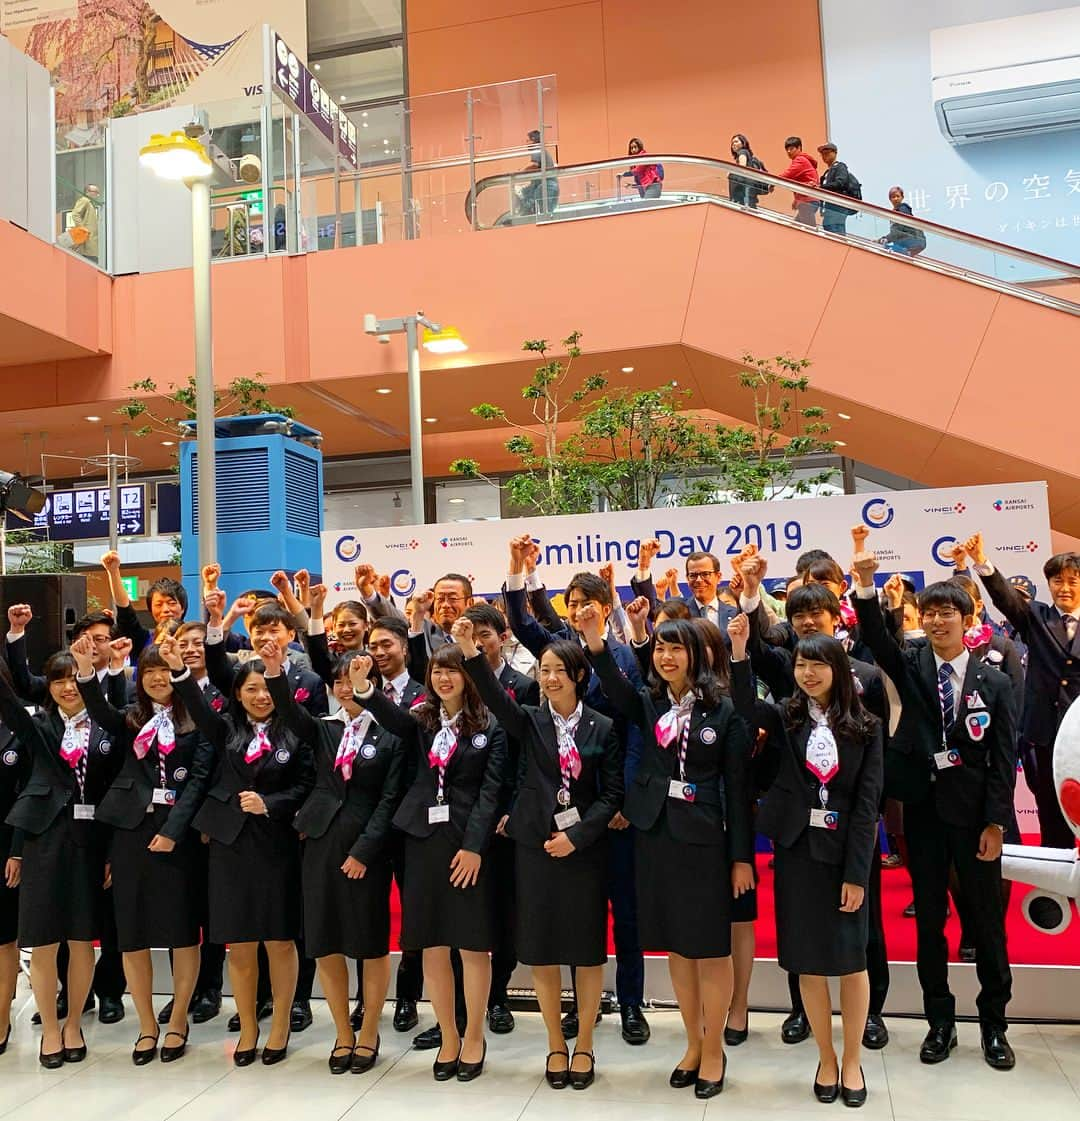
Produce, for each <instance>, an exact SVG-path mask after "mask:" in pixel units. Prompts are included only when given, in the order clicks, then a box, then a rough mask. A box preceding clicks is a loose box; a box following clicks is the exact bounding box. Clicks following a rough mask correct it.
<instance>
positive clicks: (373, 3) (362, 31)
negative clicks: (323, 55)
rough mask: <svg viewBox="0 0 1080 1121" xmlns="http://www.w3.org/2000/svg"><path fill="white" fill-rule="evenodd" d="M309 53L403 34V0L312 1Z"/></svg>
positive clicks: (309, 12) (308, 9)
mask: <svg viewBox="0 0 1080 1121" xmlns="http://www.w3.org/2000/svg"><path fill="white" fill-rule="evenodd" d="M307 18H308V53H309V54H314V53H317V52H318V51H325V50H331V49H332V48H334V47H336V46H340V45H341V44H343V43H356V42H359V41H360V40H361V39H377V38H379V37H380V36H383V35H394V34H396V33H398V32H400V31H401V0H308V3H307Z"/></svg>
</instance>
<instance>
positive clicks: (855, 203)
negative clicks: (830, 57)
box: [465, 152, 1080, 284]
mask: <svg viewBox="0 0 1080 1121" xmlns="http://www.w3.org/2000/svg"><path fill="white" fill-rule="evenodd" d="M641 163H650V164H657V163H661V164H679V163H681V164H693V165H696V166H699V167H704V168H708V169H709V170H710V171H715V172H716V173H717V174H731V175H737V176H739V178H741V179H747V180H753V181H755V182H758V183H763V184H767V185H769V186H772V187H780V188H782V189H784V190H786V191H792V192H794V193H797V194H800V195H806V196H807V197H808V198H812V199H816V200H818V201H820V202H824V203H828V204H830V205H832V206H843V207H845V208H847V209H849V210H857V211H860V212H862V213H865V214H871V215H873V216H875V217H878V218H884V219H886V220H888V221H889V222H896V221H900V222H901V223H902V224H903V225H904V226H913V227H915V228H916V229H921V230H924V231H925V232H927V233H932V234H935V235H937V236H940V237H946V238H950V239H951V240H953V241H961V242H964V243H965V244H967V245H973V246H976V247H977V248H979V249H986V250H989V251H991V252H994V253H1001V254H1003V255H1004V256H1008V257H1013V258H1015V259H1017V260H1021V261H1025V262H1027V263H1028V264H1033V265H1038V266H1039V267H1040V268H1049V269H1053V270H1054V271H1056V272H1060V273H1064V274H1065V275H1066V276H1069V277H1075V278H1080V265H1075V264H1072V263H1070V262H1068V261H1059V260H1057V259H1055V258H1054V257H1044V256H1043V255H1042V254H1041V253H1033V252H1031V251H1030V250H1028V249H1021V248H1019V247H1018V246H1015V245H1005V244H1003V243H1001V242H998V241H991V240H990V239H989V238H984V237H980V236H979V235H978V234H972V233H968V232H967V231H965V230H958V229H955V228H954V227H952V226H943V225H941V224H940V223H938V222H931V221H930V220H929V219H927V218H918V217H916V216H915V215H913V214H899V212H898V211H896V210H893V209H891V208H887V207H883V206H878V205H877V204H876V203H872V202H864V201H863V200H862V199H855V198H851V197H849V196H848V195H839V194H836V193H834V192H832V191H823V190H821V188H820V187H811V186H809V185H808V184H805V183H796V182H794V181H793V180H791V179H782V178H780V177H779V176H776V175H770V174H768V173H767V172H761V171H755V170H754V169H753V168H750V167H743V166H742V165H741V164H734V163H729V162H728V161H727V160H718V159H712V158H710V157H707V156H684V155H663V154H658V153H656V152H648V153H646V155H645V158H644V159H642V157H641V156H623V157H621V158H619V159H613V160H598V161H595V162H593V163H582V164H564V165H562V166H560V167H552V168H548V169H547V171H546V173H545V174H546V175H548V176H561V175H579V174H583V173H588V172H591V171H615V170H617V169H619V168H630V167H634V166H637V165H639V164H641ZM538 174H539V172H524V173H523V172H521V171H511V172H503V173H501V174H499V175H490V176H488V177H487V178H485V179H481V180H480V181H479V182H478V183H477V184H476V193H477V196H479V194H480V192H481V191H483V190H486V189H488V188H489V187H494V186H497V185H499V184H506V185H509V184H511V183H513V182H515V181H517V180H520V179H521V178H522V177H523V175H530V176H532V177H533V178H535V177H536V176H537V175H538ZM470 195H471V192H470ZM471 205H472V198H471V197H469V198H467V199H466V201H465V208H466V214H469V213H471V210H470V207H471ZM991 279H995V278H991ZM1055 279H1056V278H1055ZM1000 283H1002V284H1007V283H1008V282H1007V281H1001V282H1000Z"/></svg>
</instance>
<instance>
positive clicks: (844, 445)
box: [833, 440, 847, 448]
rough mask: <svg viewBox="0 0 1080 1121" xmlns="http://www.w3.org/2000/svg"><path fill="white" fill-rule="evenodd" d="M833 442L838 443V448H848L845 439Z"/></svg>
mask: <svg viewBox="0 0 1080 1121" xmlns="http://www.w3.org/2000/svg"><path fill="white" fill-rule="evenodd" d="M833 443H834V444H835V445H836V446H837V447H838V448H846V447H847V444H846V443H844V441H843V440H833Z"/></svg>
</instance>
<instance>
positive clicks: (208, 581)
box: [202, 563, 221, 592]
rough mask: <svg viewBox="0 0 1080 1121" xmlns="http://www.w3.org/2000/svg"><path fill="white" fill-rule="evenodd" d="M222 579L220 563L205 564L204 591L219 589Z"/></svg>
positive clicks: (203, 574)
mask: <svg viewBox="0 0 1080 1121" xmlns="http://www.w3.org/2000/svg"><path fill="white" fill-rule="evenodd" d="M220 579H221V565H220V564H217V563H215V564H204V565H203V569H202V582H203V592H212V591H215V590H216V589H217V586H218V581H219V580H220Z"/></svg>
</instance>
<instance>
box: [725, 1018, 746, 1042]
mask: <svg viewBox="0 0 1080 1121" xmlns="http://www.w3.org/2000/svg"><path fill="white" fill-rule="evenodd" d="M749 1035H750V1013H749V1012H747V1014H746V1027H744V1028H727V1027H726V1028H724V1045H725V1046H726V1047H738V1046H739V1044H740V1043H745V1042H746V1040H747V1038H748V1037H749Z"/></svg>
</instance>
